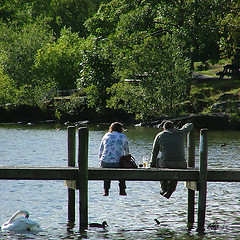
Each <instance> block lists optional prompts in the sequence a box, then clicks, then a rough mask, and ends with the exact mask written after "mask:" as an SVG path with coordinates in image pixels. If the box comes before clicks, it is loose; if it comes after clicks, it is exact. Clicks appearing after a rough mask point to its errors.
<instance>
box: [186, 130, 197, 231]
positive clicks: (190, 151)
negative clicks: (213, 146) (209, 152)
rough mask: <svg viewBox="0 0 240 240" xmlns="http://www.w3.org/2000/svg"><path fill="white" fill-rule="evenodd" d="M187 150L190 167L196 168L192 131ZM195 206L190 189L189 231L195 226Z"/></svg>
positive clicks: (193, 133)
mask: <svg viewBox="0 0 240 240" xmlns="http://www.w3.org/2000/svg"><path fill="white" fill-rule="evenodd" d="M187 149H188V155H187V156H188V159H187V160H188V161H187V162H188V167H190V168H194V167H195V132H194V130H192V131H191V132H190V133H189V134H188V136H187ZM188 183H189V185H190V184H196V182H187V185H188ZM194 206H195V191H194V190H193V189H190V188H188V217H187V218H188V222H187V227H188V229H189V230H190V229H192V228H193V224H194V212H195V209H194Z"/></svg>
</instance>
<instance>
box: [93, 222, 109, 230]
mask: <svg viewBox="0 0 240 240" xmlns="http://www.w3.org/2000/svg"><path fill="white" fill-rule="evenodd" d="M89 227H97V228H103V229H105V228H106V227H108V224H107V222H106V221H103V222H102V223H89Z"/></svg>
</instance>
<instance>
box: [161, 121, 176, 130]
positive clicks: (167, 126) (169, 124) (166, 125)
mask: <svg viewBox="0 0 240 240" xmlns="http://www.w3.org/2000/svg"><path fill="white" fill-rule="evenodd" d="M163 128H164V129H173V128H174V124H173V122H172V121H166V122H165V123H164V125H163Z"/></svg>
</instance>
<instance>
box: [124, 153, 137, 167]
mask: <svg viewBox="0 0 240 240" xmlns="http://www.w3.org/2000/svg"><path fill="white" fill-rule="evenodd" d="M120 167H121V168H137V164H136V162H135V158H134V157H133V156H132V155H131V154H128V155H126V156H122V157H121V158H120Z"/></svg>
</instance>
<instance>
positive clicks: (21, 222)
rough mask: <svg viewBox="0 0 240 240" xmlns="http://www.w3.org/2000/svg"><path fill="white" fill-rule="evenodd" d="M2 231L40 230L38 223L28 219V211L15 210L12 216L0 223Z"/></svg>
mask: <svg viewBox="0 0 240 240" xmlns="http://www.w3.org/2000/svg"><path fill="white" fill-rule="evenodd" d="M1 229H2V232H6V231H17V232H39V231H42V230H41V228H40V224H38V223H37V222H36V221H32V220H30V219H29V213H28V211H25V210H22V211H17V212H16V213H15V214H14V215H12V217H11V218H10V219H9V220H8V221H7V222H5V223H4V224H3V225H2V228H1Z"/></svg>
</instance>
